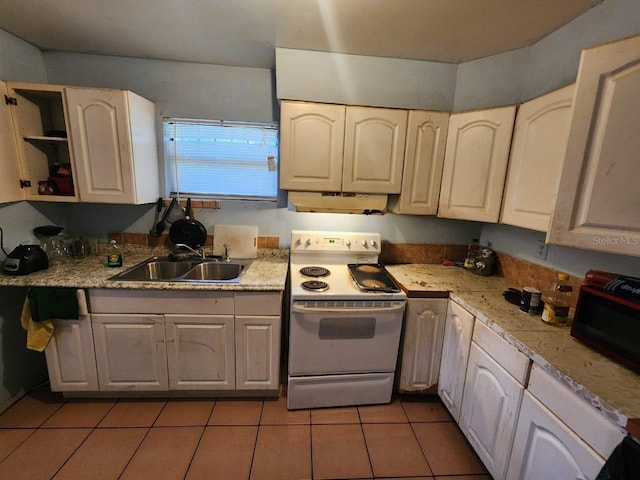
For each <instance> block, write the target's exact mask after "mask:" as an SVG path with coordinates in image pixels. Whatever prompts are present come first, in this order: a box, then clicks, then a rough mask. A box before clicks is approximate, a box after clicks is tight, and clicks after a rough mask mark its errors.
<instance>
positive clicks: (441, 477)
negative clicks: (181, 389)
mask: <svg viewBox="0 0 640 480" xmlns="http://www.w3.org/2000/svg"><path fill="white" fill-rule="evenodd" d="M374 478H376V479H377V478H395V479H409V478H410V479H412V480H426V479H431V480H445V479H446V480H490V479H491V477H490V476H489V475H488V474H487V472H486V470H485V469H484V467H483V466H482V464H481V463H480V461H479V460H478V458H477V457H476V455H475V454H474V453H473V451H472V449H471V448H470V447H469V445H468V444H467V442H466V440H465V439H464V436H463V435H462V433H461V432H460V430H459V429H458V427H457V426H456V424H455V422H454V421H453V420H452V418H451V417H450V415H449V414H448V412H447V411H446V409H445V408H444V406H443V405H442V404H441V403H440V401H439V400H438V398H437V397H425V396H420V397H413V396H399V397H394V400H393V401H392V402H391V403H390V404H388V405H375V406H365V407H343V408H327V409H317V410H296V411H288V410H287V408H286V398H284V397H281V398H279V399H277V400H276V399H264V400H262V399H251V400H246V399H242V400H239V399H217V400H215V399H188V400H186V399H185V400H182V399H171V400H155V399H154V400H132V399H119V400H117V399H114V400H79V399H78V400H74V399H71V400H65V399H64V398H63V397H62V396H61V395H59V394H55V393H51V392H50V391H49V389H48V388H47V387H43V388H40V389H38V390H36V391H34V392H32V393H31V394H29V395H27V396H26V397H24V398H23V399H21V400H20V401H19V402H17V403H16V404H15V405H13V406H12V407H11V408H10V409H8V410H7V411H6V412H5V413H4V414H3V415H1V416H0V479H11V480H22V479H24V480H40V479H42V480H49V479H55V480H62V479H64V480H67V479H68V480H82V479H90V480H110V479H113V480H116V479H122V480H142V479H144V480H148V479H159V480H174V479H175V480H178V479H179V480H183V479H186V480H200V479H202V480H204V479H206V480H210V479H215V480H218V479H220V480H236V479H242V480H287V479H293V480H302V479H374Z"/></svg>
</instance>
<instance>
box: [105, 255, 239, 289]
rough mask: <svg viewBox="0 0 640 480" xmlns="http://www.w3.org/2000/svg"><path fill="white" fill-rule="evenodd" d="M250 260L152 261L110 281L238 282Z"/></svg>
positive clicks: (207, 258)
mask: <svg viewBox="0 0 640 480" xmlns="http://www.w3.org/2000/svg"><path fill="white" fill-rule="evenodd" d="M250 263H251V259H248V260H231V261H224V260H219V259H218V258H213V257H205V258H189V259H188V260H173V259H171V258H169V257H152V258H150V259H148V260H145V261H144V262H142V263H139V264H137V265H135V266H133V267H131V268H129V269H127V270H125V271H124V272H121V273H119V274H117V275H114V276H113V277H111V278H109V280H119V281H123V280H130V281H138V282H149V281H154V282H223V283H236V282H239V281H240V279H241V278H242V276H243V275H244V273H245V272H246V271H247V268H249V264H250Z"/></svg>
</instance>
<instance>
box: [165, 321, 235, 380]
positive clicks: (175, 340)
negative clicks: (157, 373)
mask: <svg viewBox="0 0 640 480" xmlns="http://www.w3.org/2000/svg"><path fill="white" fill-rule="evenodd" d="M164 328H165V343H166V346H167V347H166V348H167V367H168V369H169V390H233V389H234V388H235V386H236V382H235V377H236V369H235V363H236V362H235V360H234V351H235V348H234V322H233V315H165V318H164Z"/></svg>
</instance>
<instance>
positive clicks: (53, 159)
mask: <svg viewBox="0 0 640 480" xmlns="http://www.w3.org/2000/svg"><path fill="white" fill-rule="evenodd" d="M7 86H8V88H7V91H8V97H7V98H8V101H9V102H10V103H11V105H10V108H11V110H12V119H13V127H14V134H15V141H16V143H17V147H18V156H19V163H20V172H21V176H20V180H21V185H22V188H23V191H24V196H25V198H26V199H27V200H44V201H50V202H77V201H78V195H77V190H76V189H75V186H74V183H75V172H74V167H73V159H72V158H71V154H70V148H69V139H68V132H69V128H68V125H67V121H66V116H67V114H66V111H65V108H66V106H65V101H64V88H65V87H63V86H60V85H44V84H32V83H8V84H7ZM58 165H59V166H61V167H63V168H65V169H66V170H67V171H69V172H71V174H72V177H68V176H67V177H66V178H63V179H61V180H60V182H61V184H60V187H63V189H61V190H59V191H58V192H57V193H56V194H54V195H50V194H43V195H41V194H39V193H38V182H46V181H47V180H48V179H49V176H50V174H51V172H52V170H53V169H54V168H56V167H57V166H58ZM62 182H65V185H62Z"/></svg>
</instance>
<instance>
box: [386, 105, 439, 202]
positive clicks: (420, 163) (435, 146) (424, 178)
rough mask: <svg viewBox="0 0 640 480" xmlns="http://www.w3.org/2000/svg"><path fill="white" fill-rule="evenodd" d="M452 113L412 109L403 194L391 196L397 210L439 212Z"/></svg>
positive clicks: (408, 125) (405, 159)
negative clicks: (450, 115)
mask: <svg viewBox="0 0 640 480" xmlns="http://www.w3.org/2000/svg"><path fill="white" fill-rule="evenodd" d="M448 129H449V113H447V112H428V111H422V110H410V111H409V119H408V123H407V140H406V147H405V154H404V168H403V174H402V190H401V192H400V195H398V196H393V197H392V198H390V199H389V209H390V210H391V211H392V212H395V213H404V214H412V215H435V214H436V213H437V212H438V199H439V198H440V183H441V181H442V168H443V165H444V151H445V144H446V142H447V131H448Z"/></svg>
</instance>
